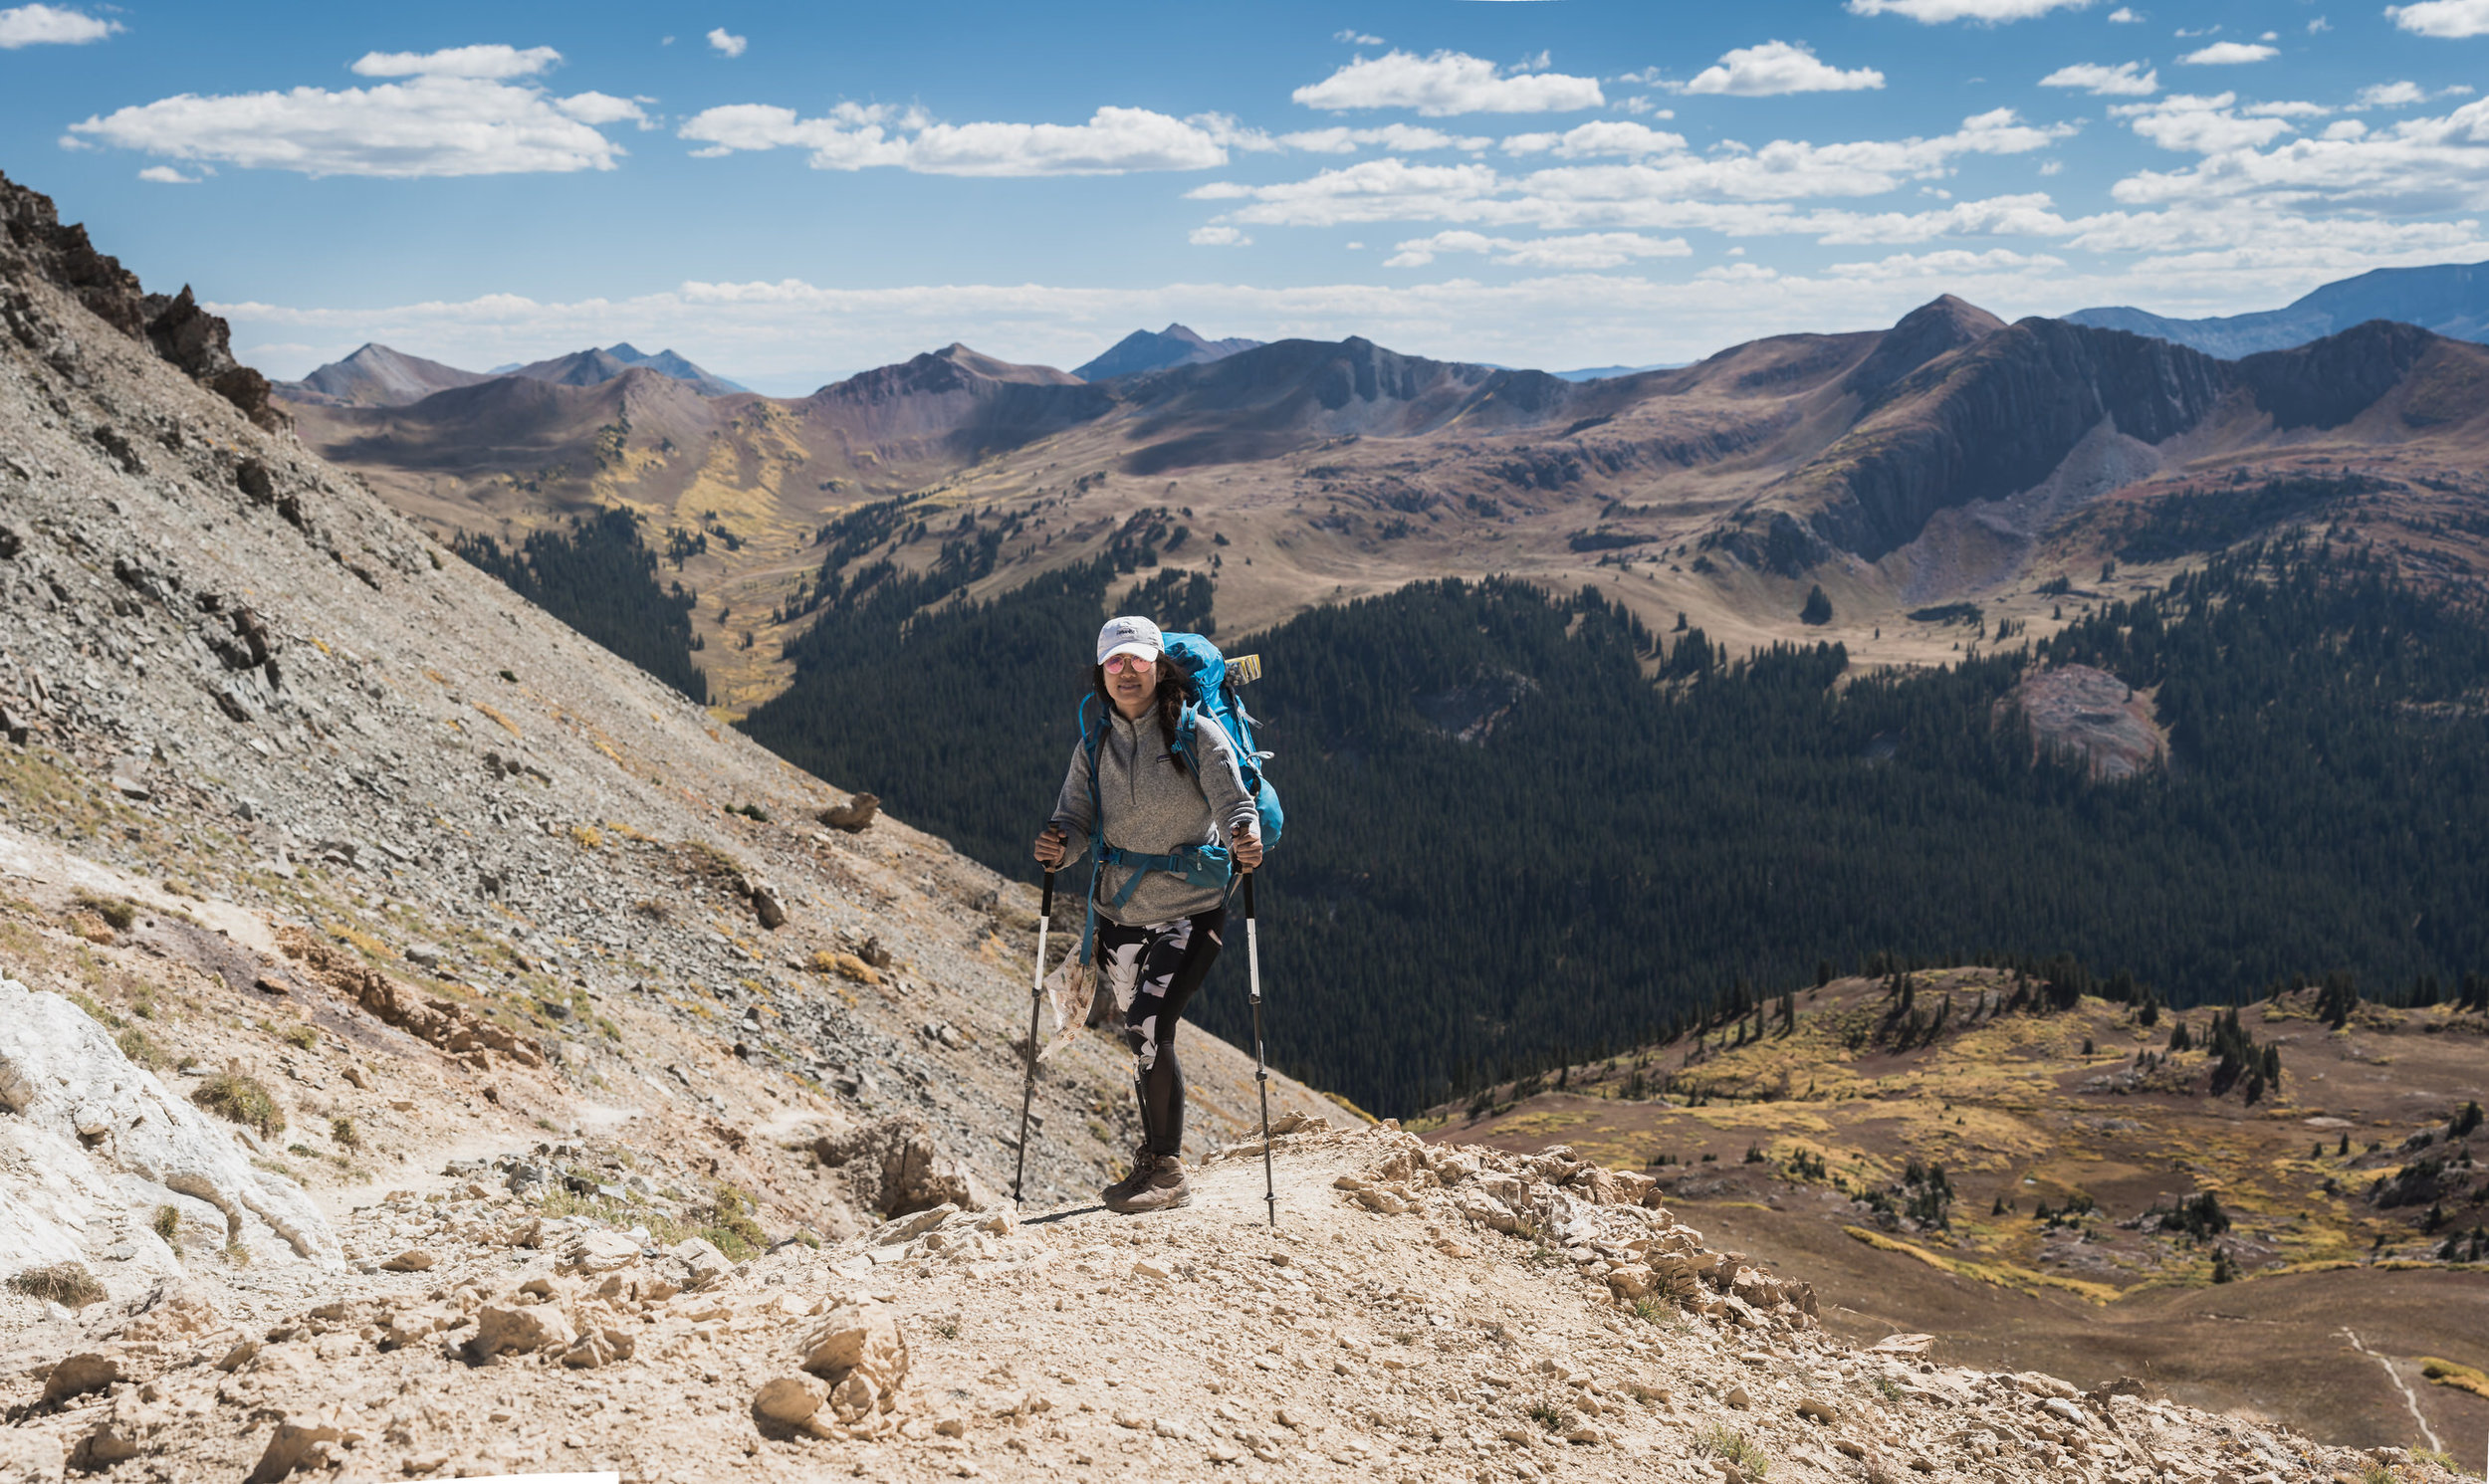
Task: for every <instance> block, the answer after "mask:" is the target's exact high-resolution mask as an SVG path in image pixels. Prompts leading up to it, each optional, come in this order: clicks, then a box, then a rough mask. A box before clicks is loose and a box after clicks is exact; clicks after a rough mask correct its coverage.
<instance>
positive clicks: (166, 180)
mask: <svg viewBox="0 0 2489 1484" xmlns="http://www.w3.org/2000/svg"><path fill="white" fill-rule="evenodd" d="M138 178H139V179H140V180H148V181H153V182H154V183H155V184H157V185H197V184H198V183H199V177H197V176H196V175H184V174H182V173H181V172H180V171H179V170H176V169H174V168H173V167H172V166H170V165H149V166H147V167H146V168H145V169H143V170H140V171H139V172H138Z"/></svg>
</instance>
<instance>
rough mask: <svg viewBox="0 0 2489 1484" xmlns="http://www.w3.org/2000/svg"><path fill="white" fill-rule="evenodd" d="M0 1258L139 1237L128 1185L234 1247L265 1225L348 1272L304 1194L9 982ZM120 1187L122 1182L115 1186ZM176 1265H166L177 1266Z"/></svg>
mask: <svg viewBox="0 0 2489 1484" xmlns="http://www.w3.org/2000/svg"><path fill="white" fill-rule="evenodd" d="M0 1105H4V1106H6V1107H7V1108H8V1110H9V1111H10V1112H11V1113H14V1114H16V1115H18V1117H16V1118H13V1119H8V1120H5V1121H0V1250H8V1251H12V1252H16V1251H25V1252H28V1253H30V1254H33V1255H34V1256H35V1257H36V1259H37V1260H46V1259H49V1260H55V1261H58V1260H64V1259H67V1258H72V1257H77V1256H80V1255H82V1254H83V1253H84V1252H85V1250H86V1247H87V1245H88V1243H89V1242H90V1241H91V1240H92V1239H93V1238H95V1237H97V1236H101V1235H103V1234H104V1233H103V1231H102V1230H99V1227H100V1226H101V1227H110V1226H116V1225H121V1224H129V1225H134V1226H137V1227H138V1228H139V1229H141V1230H142V1229H143V1215H142V1213H135V1212H133V1214H140V1216H141V1219H140V1220H138V1221H136V1222H130V1223H122V1222H120V1221H118V1220H116V1219H115V1217H116V1216H117V1215H118V1214H119V1213H120V1212H122V1211H132V1207H131V1206H130V1205H129V1204H128V1203H127V1200H126V1197H125V1196H124V1195H122V1194H120V1193H117V1191H116V1187H117V1186H120V1185H122V1184H123V1183H124V1180H125V1177H126V1176H127V1175H133V1174H134V1175H136V1176H138V1177H140V1178H141V1179H143V1180H145V1181H147V1182H148V1183H149V1184H152V1185H156V1186H161V1187H163V1188H164V1189H167V1190H172V1191H177V1192H179V1193H180V1194H183V1195H186V1196H190V1197H192V1198H194V1199H197V1200H203V1201H205V1202H207V1203H208V1204H209V1205H211V1206H214V1207H215V1208H216V1210H217V1211H218V1212H220V1213H221V1214H222V1215H223V1216H224V1219H225V1226H226V1232H227V1235H228V1238H229V1239H231V1238H247V1236H248V1235H249V1233H250V1231H251V1229H252V1227H253V1226H254V1225H264V1226H265V1227H266V1228H267V1229H268V1230H271V1231H274V1232H275V1233H276V1234H277V1235H278V1236H279V1237H281V1238H283V1239H284V1240H285V1242H286V1244H287V1245H288V1246H290V1247H292V1248H293V1249H294V1251H295V1252H296V1253H297V1254H298V1255H300V1256H302V1257H305V1258H308V1259H310V1260H312V1261H314V1262H318V1263H320V1264H322V1265H323V1266H327V1267H338V1266H340V1265H341V1264H342V1260H343V1259H342V1254H341V1252H340V1251H339V1244H338V1239H337V1235H336V1233H335V1232H333V1231H332V1230H331V1229H330V1227H329V1223H328V1221H327V1219H326V1218H325V1217H323V1216H322V1215H321V1214H320V1211H319V1209H318V1207H316V1206H314V1205H313V1204H312V1202H311V1199H310V1198H309V1197H308V1196H306V1195H305V1194H304V1193H303V1190H302V1187H301V1186H299V1185H297V1184H295V1183H294V1182H293V1181H292V1180H289V1179H286V1178H285V1177H283V1176H282V1175H276V1174H271V1173H268V1172H266V1171H264V1170H260V1169H256V1168H254V1167H252V1165H251V1163H250V1160H249V1159H248V1158H247V1157H246V1156H245V1155H244V1154H243V1152H242V1150H241V1149H240V1148H239V1147H238V1146H237V1145H236V1144H235V1142H234V1139H233V1136H232V1135H231V1134H230V1133H228V1132H227V1131H226V1130H225V1129H224V1128H223V1127H222V1126H221V1125H219V1124H217V1123H216V1122H215V1121H213V1120H212V1119H210V1118H209V1117H208V1116H207V1115H205V1114H203V1113H201V1112H200V1111H199V1110H197V1109H196V1108H193V1107H191V1106H190V1105H189V1104H188V1103H186V1102H184V1101H182V1100H181V1099H180V1098H178V1097H176V1096H174V1094H173V1093H172V1092H171V1091H170V1090H169V1089H167V1088H166V1087H165V1086H164V1084H163V1083H162V1082H160V1081H158V1080H157V1079H156V1077H155V1074H154V1073H152V1072H149V1071H147V1070H145V1069H144V1068H142V1067H139V1066H136V1065H134V1064H132V1063H131V1062H130V1060H129V1058H127V1057H126V1056H123V1055H122V1054H121V1049H120V1047H118V1046H116V1045H114V1044H113V1037H112V1036H111V1034H110V1033H108V1032H107V1031H106V1030H105V1028H104V1027H103V1026H101V1025H99V1024H97V1023H96V1022H95V1021H94V1020H93V1019H91V1018H90V1017H89V1016H88V1015H87V1013H86V1012H85V1011H84V1010H81V1009H79V1008H78V1007H77V1006H76V1005H74V1004H71V1003H70V1002H69V1001H68V1000H67V999H64V998H63V997H61V996H60V995H58V994H53V993H50V992H48V991H37V990H32V989H29V988H27V987H26V986H25V985H23V984H21V983H19V982H17V981H16V980H15V979H7V978H0ZM116 1176H120V1178H116ZM168 1255H169V1254H168Z"/></svg>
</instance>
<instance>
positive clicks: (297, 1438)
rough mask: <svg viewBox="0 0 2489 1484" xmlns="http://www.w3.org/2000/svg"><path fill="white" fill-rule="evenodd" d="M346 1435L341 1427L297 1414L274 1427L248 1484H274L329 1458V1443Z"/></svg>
mask: <svg viewBox="0 0 2489 1484" xmlns="http://www.w3.org/2000/svg"><path fill="white" fill-rule="evenodd" d="M344 1436H345V1431H344V1429H343V1428H341V1427H339V1426H338V1425H337V1424H336V1423H335V1422H332V1421H329V1420H327V1419H326V1418H323V1417H317V1416H311V1415H297V1416H290V1417H287V1418H286V1419H285V1420H284V1421H282V1422H279V1423H278V1424H277V1430H276V1433H275V1434H274V1435H273V1436H271V1437H270V1438H269V1439H268V1450H267V1451H266V1452H264V1453H262V1454H260V1456H259V1467H257V1468H255V1469H253V1470H251V1476H250V1479H249V1480H248V1484H277V1481H278V1480H279V1479H282V1478H284V1477H285V1476H286V1475H288V1474H290V1473H292V1472H294V1471H295V1470H296V1469H298V1468H301V1467H303V1466H304V1465H306V1464H316V1463H318V1462H320V1461H321V1460H323V1459H325V1458H326V1457H328V1455H329V1444H331V1443H334V1442H337V1441H338V1440H339V1439H340V1438H342V1437H344Z"/></svg>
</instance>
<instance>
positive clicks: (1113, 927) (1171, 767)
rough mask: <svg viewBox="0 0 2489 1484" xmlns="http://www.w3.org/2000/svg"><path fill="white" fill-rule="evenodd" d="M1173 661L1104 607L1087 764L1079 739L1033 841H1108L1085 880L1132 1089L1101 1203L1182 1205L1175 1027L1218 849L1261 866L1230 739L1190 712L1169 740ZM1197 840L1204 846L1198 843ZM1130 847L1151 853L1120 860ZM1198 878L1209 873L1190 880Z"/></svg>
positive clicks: (1215, 933) (1206, 943)
mask: <svg viewBox="0 0 2489 1484" xmlns="http://www.w3.org/2000/svg"><path fill="white" fill-rule="evenodd" d="M1174 671H1175V667H1174V664H1173V662H1171V661H1169V660H1168V659H1167V658H1166V647H1165V642H1164V636H1163V635H1161V634H1160V633H1159V630H1158V625H1157V624H1154V623H1152V622H1150V621H1149V620H1148V619H1146V618H1139V617H1123V618H1113V619H1109V620H1107V623H1106V626H1105V627H1104V628H1102V629H1100V630H1098V635H1097V668H1096V669H1095V670H1094V671H1092V672H1091V678H1090V683H1091V684H1092V685H1093V686H1094V687H1095V689H1096V692H1097V699H1098V703H1099V704H1098V707H1097V712H1098V715H1099V720H1098V721H1097V722H1094V723H1091V724H1090V727H1091V733H1092V736H1095V737H1096V740H1097V750H1096V760H1095V764H1094V765H1095V772H1094V774H1092V772H1091V766H1092V764H1091V760H1090V751H1089V738H1083V739H1082V740H1081V742H1079V743H1078V744H1077V745H1075V746H1074V747H1073V748H1072V752H1071V766H1070V768H1069V769H1067V770H1066V771H1065V772H1064V774H1063V788H1062V792H1061V793H1060V794H1058V795H1056V797H1055V800H1054V815H1053V818H1052V819H1050V820H1049V821H1047V823H1046V826H1045V829H1044V830H1043V831H1042V832H1041V833H1040V834H1039V835H1038V836H1037V842H1036V849H1035V851H1034V854H1035V856H1036V858H1037V861H1038V863H1039V864H1040V865H1042V866H1044V867H1045V868H1046V869H1047V870H1049V871H1050V870H1053V869H1054V868H1056V867H1057V866H1060V865H1061V864H1062V863H1063V862H1065V861H1067V860H1070V859H1073V858H1075V857H1077V856H1079V855H1081V854H1083V853H1085V852H1086V851H1087V850H1088V848H1089V835H1090V833H1091V831H1095V832H1096V833H1097V835H1098V838H1099V839H1100V840H1101V841H1103V842H1104V849H1103V853H1102V856H1101V859H1100V864H1099V870H1098V873H1097V878H1098V879H1097V880H1095V881H1092V882H1091V883H1090V884H1089V893H1090V901H1091V905H1092V907H1093V908H1094V909H1095V911H1096V913H1097V916H1098V919H1099V922H1098V929H1097V967H1098V972H1099V974H1100V976H1101V977H1102V978H1103V979H1104V980H1105V983H1106V986H1107V987H1108V988H1109V989H1111V990H1113V991H1114V995H1115V1002H1116V1003H1117V1004H1120V1005H1124V1006H1126V1007H1127V1008H1126V1009H1125V1010H1124V1039H1125V1040H1126V1041H1127V1042H1128V1043H1129V1044H1130V1045H1131V1047H1132V1055H1133V1057H1134V1059H1135V1061H1136V1063H1137V1076H1136V1078H1135V1080H1136V1082H1137V1084H1138V1090H1139V1094H1140V1100H1141V1144H1140V1148H1139V1149H1138V1150H1136V1151H1135V1152H1134V1153H1133V1157H1132V1172H1131V1173H1130V1174H1128V1175H1126V1176H1124V1177H1123V1178H1122V1179H1120V1180H1117V1181H1115V1182H1114V1183H1113V1184H1111V1185H1108V1186H1107V1187H1106V1189H1105V1191H1104V1199H1105V1202H1106V1207H1107V1209H1109V1210H1112V1211H1121V1212H1137V1211H1162V1210H1172V1209H1174V1208H1176V1207H1178V1206H1182V1205H1189V1204H1191V1203H1192V1199H1193V1185H1192V1181H1191V1180H1190V1179H1189V1178H1188V1177H1187V1176H1186V1174H1185V1169H1184V1161H1183V1160H1182V1159H1181V1158H1180V1156H1181V1155H1182V1153H1183V1149H1184V1073H1183V1071H1182V1069H1181V1068H1180V1067H1178V1066H1177V1064H1176V1047H1175V1040H1176V1026H1177V1024H1178V1023H1179V1022H1180V1021H1181V1020H1182V1019H1183V1017H1184V1006H1185V1002H1186V1001H1187V1000H1189V999H1191V998H1192V997H1193V991H1194V990H1196V989H1199V988H1200V987H1201V985H1202V979H1203V976H1204V975H1206V974H1208V973H1209V972H1210V965H1211V964H1212V963H1213V962H1214V961H1216V960H1217V958H1218V956H1219V947H1220V939H1221V937H1222V936H1223V935H1224V934H1225V933H1226V931H1227V922H1228V913H1227V885H1226V882H1225V880H1224V876H1225V872H1224V870H1222V869H1220V868H1219V865H1218V856H1217V852H1218V851H1219V850H1220V849H1221V848H1222V847H1224V849H1225V852H1226V853H1227V855H1228V856H1229V857H1230V858H1232V859H1233V861H1234V862H1235V865H1236V866H1237V867H1239V868H1241V869H1243V870H1246V871H1250V870H1252V869H1253V868H1254V867H1255V866H1258V865H1260V864H1261V840H1260V838H1259V833H1258V831H1259V822H1260V816H1259V815H1258V814H1256V813H1255V812H1254V808H1253V800H1252V797H1251V796H1250V795H1249V794H1247V793H1246V792H1245V783H1244V779H1243V777H1242V776H1241V775H1240V774H1239V772H1238V770H1237V757H1236V744H1235V742H1232V741H1231V740H1230V739H1229V737H1228V734H1227V733H1226V731H1225V730H1223V729H1222V728H1221V727H1220V726H1219V724H1218V722H1216V721H1215V720H1213V719H1212V718H1211V717H1209V716H1208V715H1206V714H1203V713H1199V712H1197V713H1196V714H1195V717H1194V726H1195V729H1196V730H1195V733H1194V737H1193V742H1192V745H1191V747H1190V748H1189V749H1188V752H1189V756H1188V755H1187V754H1184V753H1179V751H1178V748H1177V744H1176V729H1177V721H1178V717H1179V714H1180V713H1181V711H1182V709H1183V706H1184V694H1183V691H1184V688H1183V685H1182V683H1181V682H1180V681H1179V680H1178V679H1177V677H1176V675H1175V673H1174ZM1188 761H1189V762H1190V763H1191V765H1190V766H1187V765H1186V764H1187V762H1188ZM1092 799H1094V800H1095V805H1094V807H1092V803H1091V801H1092ZM1203 850H1209V851H1210V852H1212V854H1210V855H1208V856H1200V855H1196V854H1195V852H1197V851H1203ZM1139 857H1155V858H1156V859H1154V860H1151V861H1147V862H1142V863H1138V864H1125V863H1124V862H1125V861H1126V860H1129V859H1134V858H1139ZM1188 866H1189V867H1191V868H1192V869H1187V868H1188ZM1214 878H1218V879H1216V880H1214ZM1204 881H1211V882H1212V884H1208V885H1202V884H1197V883H1201V882H1204Z"/></svg>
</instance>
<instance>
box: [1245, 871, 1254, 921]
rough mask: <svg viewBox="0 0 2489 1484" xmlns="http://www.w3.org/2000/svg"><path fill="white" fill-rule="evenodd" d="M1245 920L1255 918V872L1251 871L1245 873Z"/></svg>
mask: <svg viewBox="0 0 2489 1484" xmlns="http://www.w3.org/2000/svg"><path fill="white" fill-rule="evenodd" d="M1252 920H1253V873H1252V872H1250V871H1247V872H1245V921H1246V922H1248V923H1249V922H1251V921H1252Z"/></svg>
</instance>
